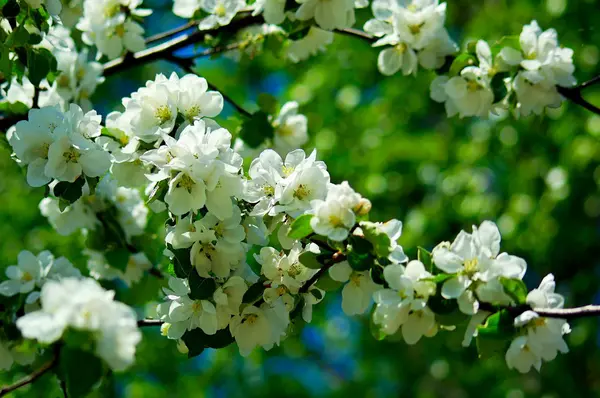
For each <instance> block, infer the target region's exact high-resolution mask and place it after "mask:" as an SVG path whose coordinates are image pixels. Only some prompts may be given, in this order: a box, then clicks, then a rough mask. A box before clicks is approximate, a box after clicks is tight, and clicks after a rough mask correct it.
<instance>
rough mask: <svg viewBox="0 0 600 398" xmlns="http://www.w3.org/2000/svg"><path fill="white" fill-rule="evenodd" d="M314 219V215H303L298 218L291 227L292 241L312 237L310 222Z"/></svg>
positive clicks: (290, 236) (289, 233)
mask: <svg viewBox="0 0 600 398" xmlns="http://www.w3.org/2000/svg"><path fill="white" fill-rule="evenodd" d="M312 218H313V215H312V214H303V215H301V216H300V217H298V218H296V219H295V220H294V222H293V223H292V225H291V226H290V230H289V231H288V237H289V238H292V239H302V238H304V237H306V236H308V235H310V234H311V233H312V232H313V230H312V227H311V226H310V220H311V219H312Z"/></svg>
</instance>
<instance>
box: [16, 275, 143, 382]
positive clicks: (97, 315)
mask: <svg viewBox="0 0 600 398" xmlns="http://www.w3.org/2000/svg"><path fill="white" fill-rule="evenodd" d="M113 297H114V292H113V291H106V290H104V289H103V288H102V287H101V286H100V285H99V284H98V283H97V282H96V281H94V280H93V279H74V278H64V279H62V280H60V281H48V282H47V283H46V284H44V286H43V287H42V291H41V297H40V301H41V310H39V311H34V312H30V313H28V314H26V315H25V316H22V317H21V318H19V319H17V327H18V328H19V330H20V331H21V334H22V335H23V337H25V338H29V339H36V340H38V341H39V342H40V343H45V344H50V343H53V342H55V341H57V340H58V339H60V338H61V336H62V335H63V334H64V332H65V330H66V329H68V328H72V329H75V330H79V331H84V332H85V331H87V332H90V333H91V334H90V336H93V339H94V340H95V342H96V354H97V355H98V356H99V357H100V358H102V359H104V360H105V361H106V363H107V364H108V366H109V367H110V368H111V369H113V370H116V371H121V370H124V369H126V368H127V367H128V366H130V365H131V364H132V363H133V361H134V355H135V346H136V345H137V343H138V342H139V341H140V340H141V337H142V336H141V333H140V331H139V330H138V328H137V320H136V315H135V312H134V311H133V309H131V308H130V307H128V306H126V305H125V304H123V303H119V302H117V301H114V300H113Z"/></svg>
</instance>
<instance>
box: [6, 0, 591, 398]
mask: <svg viewBox="0 0 600 398" xmlns="http://www.w3.org/2000/svg"><path fill="white" fill-rule="evenodd" d="M145 4H146V5H148V6H152V7H153V8H155V10H156V11H155V13H154V15H153V16H152V17H151V18H149V19H148V20H147V22H148V23H147V25H146V27H147V30H148V32H149V33H156V32H159V31H161V30H164V28H165V27H172V26H177V25H178V24H182V23H184V21H183V20H180V19H178V18H176V17H174V16H173V15H172V14H171V13H170V2H166V1H159V0H154V1H147V2H146V3H145ZM367 15H368V12H367V11H366V10H362V11H361V12H359V15H358V17H359V18H358V20H359V23H358V24H357V26H361V24H362V23H363V22H364V21H365V18H366V17H367ZM599 18H600V10H599V9H598V3H597V1H595V0H577V1H575V0H571V1H568V0H544V1H541V2H540V1H537V0H522V1H518V2H516V1H506V0H504V1H503V0H487V1H475V2H474V1H468V0H456V1H450V2H449V4H448V20H447V26H448V28H449V31H450V34H451V36H452V37H453V38H454V39H455V40H457V41H458V42H460V43H463V44H464V43H465V42H466V41H467V40H470V39H478V38H482V39H486V40H488V41H489V42H493V41H494V40H496V39H499V38H501V37H502V36H504V35H514V34H518V33H519V32H520V30H521V28H522V26H523V25H524V24H526V23H529V22H530V21H531V20H532V19H537V20H538V22H539V23H540V25H541V26H542V28H550V27H553V28H555V29H556V30H557V31H558V34H559V39H560V41H561V43H562V44H563V45H565V46H567V47H570V48H573V49H574V50H575V64H576V67H577V72H576V76H577V77H578V79H579V81H584V80H586V79H587V78H590V77H592V76H594V75H596V74H598V73H600V65H599V64H598V61H599V57H600V49H599V45H600V29H598V21H599ZM377 54H378V51H377V50H376V49H372V48H370V47H369V45H368V44H367V43H363V42H361V41H360V40H358V39H355V38H350V37H344V36H336V40H335V43H334V44H333V45H332V46H331V47H330V48H329V49H328V51H327V53H325V54H322V55H320V56H318V57H314V58H312V59H311V60H310V61H308V62H304V63H301V64H298V65H293V64H289V63H287V62H285V61H284V60H282V59H280V58H277V57H275V56H273V55H272V54H271V53H269V52H266V53H264V54H260V55H257V56H255V57H252V58H249V57H242V58H241V59H240V60H238V59H234V58H231V57H230V58H227V57H224V58H220V59H215V60H210V59H206V60H202V61H201V62H200V63H199V66H198V70H199V72H200V73H201V74H202V75H203V76H204V77H206V78H207V79H208V80H209V81H210V82H212V83H214V84H215V85H216V86H217V87H219V88H220V89H221V90H222V91H223V92H226V93H227V94H229V95H230V96H231V97H232V98H234V99H235V100H236V101H238V102H240V103H242V104H244V106H246V108H247V109H249V110H253V109H256V105H255V100H256V97H257V95H258V94H259V93H262V92H268V93H271V94H273V95H275V96H276V97H277V98H278V99H279V100H280V101H282V102H284V101H285V100H297V101H299V102H300V103H301V111H302V112H303V113H305V114H306V115H307V116H308V118H309V134H310V142H309V144H308V145H307V146H306V148H308V149H310V148H313V147H316V148H317V149H318V153H319V158H320V159H322V160H325V161H326V163H327V164H328V167H329V170H330V173H331V175H332V180H333V181H337V182H341V181H343V180H348V181H349V182H350V183H351V184H352V185H353V187H354V188H355V189H356V190H357V191H359V192H360V193H362V194H363V195H364V196H367V197H369V198H370V199H371V200H372V202H373V212H372V215H371V216H372V217H371V219H372V220H387V219H389V218H399V219H400V220H402V221H403V222H404V233H403V236H402V238H401V241H400V242H401V244H402V245H403V246H404V248H405V250H406V251H407V253H408V254H409V256H410V257H416V246H417V245H421V246H424V247H427V248H432V247H433V246H434V245H435V244H437V243H438V242H439V241H442V240H451V239H452V238H453V237H454V236H455V235H456V233H457V232H458V231H459V230H460V229H462V228H464V229H470V227H471V225H472V224H479V222H481V221H483V220H485V219H491V220H494V221H496V222H497V223H498V224H499V226H500V229H501V231H502V234H503V250H506V251H508V252H510V253H513V254H516V255H519V256H521V257H523V258H525V259H526V261H527V263H528V267H529V268H528V274H527V276H526V283H527V284H528V286H529V287H530V288H533V287H535V286H537V283H538V282H539V280H540V279H541V277H543V276H544V275H545V274H547V273H549V272H552V273H554V275H555V276H556V279H557V282H558V289H559V291H560V292H561V293H563V294H564V295H565V296H566V298H567V304H568V306H577V305H584V304H589V303H593V302H596V303H597V302H599V301H600V295H599V292H600V290H599V287H598V280H599V276H600V268H599V261H598V252H599V251H600V247H599V246H598V244H597V242H598V238H599V233H600V224H599V218H598V216H599V215H600V191H599V185H600V167H599V164H600V162H599V161H600V140H599V138H600V116H598V115H593V114H591V113H590V112H587V111H585V110H583V109H582V108H579V107H577V106H576V105H574V104H570V103H566V104H564V105H563V107H561V108H560V109H557V110H553V111H551V112H549V113H548V115H547V116H545V117H530V118H527V119H523V120H518V121H515V120H513V119H511V118H508V119H506V120H502V121H489V120H487V121H486V120H473V119H469V120H459V119H448V118H447V117H446V116H445V112H444V109H443V107H442V106H441V105H439V104H436V103H434V102H433V101H431V100H430V99H429V95H428V87H429V82H430V81H431V78H432V76H430V74H429V73H428V72H426V71H420V72H419V74H418V76H417V77H416V78H413V77H403V76H401V75H396V76H393V77H384V76H382V75H381V74H380V73H379V72H378V71H377V69H376V59H377ZM173 70H176V71H178V72H181V71H179V70H177V69H176V68H175V67H174V66H172V65H171V64H169V63H166V62H158V63H154V64H152V65H147V66H143V67H138V68H134V69H132V70H130V71H128V72H126V73H123V74H119V75H117V76H113V77H110V78H108V79H107V81H106V83H105V84H104V85H103V86H102V87H101V88H100V89H99V90H98V91H97V92H96V94H95V96H94V98H92V100H93V101H94V103H96V104H98V106H99V108H100V109H99V110H100V111H101V112H102V113H103V114H106V113H107V112H108V111H109V110H110V109H113V108H115V107H118V106H119V104H118V102H119V100H120V98H121V97H122V96H125V95H128V94H129V93H130V92H131V91H134V90H136V89H137V88H138V87H139V86H141V85H143V83H144V82H145V80H147V79H152V78H153V77H154V75H155V73H157V72H162V73H170V72H171V71H173ZM586 95H587V96H588V98H589V99H590V100H591V101H592V102H595V103H596V104H600V90H596V92H594V90H590V91H589V92H586ZM227 114H228V115H232V114H233V111H232V109H231V108H230V107H228V108H227V109H226V115H227ZM0 170H1V173H2V174H1V177H0V204H1V205H0V237H1V239H0V268H2V269H3V268H5V267H6V266H8V265H10V264H14V263H16V258H17V254H18V253H19V251H21V250H23V249H28V250H31V251H34V252H38V251H41V250H43V249H49V250H51V251H53V252H54V253H55V254H56V255H65V256H67V257H68V258H69V259H71V260H72V261H73V262H74V263H76V264H77V265H78V266H79V267H81V268H82V269H83V268H84V267H85V258H84V256H83V255H82V253H81V250H82V248H83V247H84V244H83V242H84V240H83V238H82V237H80V236H71V237H61V236H59V235H57V234H56V233H54V231H53V230H52V228H51V227H50V226H49V225H48V223H47V221H46V220H45V218H44V217H42V216H41V215H40V213H39V211H38V209H37V205H38V203H39V201H40V199H41V198H42V197H43V189H32V188H30V187H28V186H27V184H26V182H25V174H24V170H21V169H20V168H19V167H18V165H17V164H16V163H15V162H14V161H13V160H11V159H10V151H9V149H8V148H7V147H6V146H2V147H1V149H0ZM159 224H160V222H158V223H157V225H159ZM152 245H153V243H152V242H150V243H149V244H148V246H152ZM152 250H153V253H159V252H160V250H162V248H161V247H155V246H154V247H152ZM159 285H160V283H159V282H158V281H156V280H155V279H152V277H151V276H149V277H147V279H145V280H143V281H142V282H141V283H140V284H138V285H136V286H135V287H134V288H133V289H132V290H131V291H123V290H122V289H120V287H119V286H116V285H107V286H111V287H113V288H114V287H117V288H119V293H118V294H119V297H120V298H121V299H122V300H124V301H126V302H127V303H130V304H133V305H140V304H142V303H144V302H145V301H146V300H149V299H156V298H158V297H159V295H158V294H157V293H158V288H159ZM142 311H143V308H141V307H140V313H141V312H142ZM315 312H316V314H315V319H314V321H313V323H312V324H311V325H310V326H308V327H306V328H304V329H303V330H301V331H299V332H298V334H297V335H295V336H292V337H290V338H288V339H287V340H286V341H285V343H284V344H283V345H282V346H281V347H279V348H275V349H273V350H271V351H270V352H262V351H257V352H255V353H254V354H253V355H252V356H251V357H249V358H247V359H243V358H241V357H240V356H239V354H238V352H237V348H236V347H235V346H232V347H229V348H227V349H224V350H220V351H212V350H207V351H206V352H205V353H203V354H202V355H201V356H200V357H198V358H195V359H193V360H187V359H186V358H185V356H184V355H181V354H179V353H178V351H177V350H176V347H175V345H174V344H173V343H172V342H171V341H168V340H166V339H164V338H162V337H161V336H160V335H159V332H158V330H156V329H147V330H144V340H143V341H142V343H141V344H140V345H139V347H138V354H137V358H138V360H137V364H136V365H135V366H134V367H133V368H132V369H131V370H130V371H129V372H127V373H125V374H119V375H115V376H114V377H111V378H109V379H108V380H107V381H106V382H105V383H104V384H103V386H102V389H101V390H100V391H98V392H97V393H96V396H113V395H114V396H123V397H149V398H153V397H165V396H170V397H205V396H206V397H281V396H294V397H296V396H298V397H303V396H332V397H355V396H356V397H359V396H360V397H362V396H364V397H384V396H385V397H390V396H398V397H417V398H428V397H436V396H442V397H450V398H462V397H480V396H486V397H506V398H524V397H545V398H549V397H593V396H600V378H599V377H598V374H600V350H599V349H598V343H599V341H600V335H599V334H598V320H596V319H584V320H578V321H575V322H573V323H572V328H573V331H572V333H571V334H570V335H569V337H568V339H567V341H568V344H569V346H570V348H571V353H569V354H567V355H563V356H560V357H559V358H557V359H556V360H555V361H553V362H551V363H548V364H544V365H543V367H542V371H541V373H539V374H538V373H536V372H531V373H529V374H527V375H520V374H518V373H516V372H514V371H509V370H508V369H507V368H506V365H505V362H504V358H493V359H488V360H485V361H482V360H478V358H477V353H476V350H475V347H471V348H469V349H463V348H462V347H461V346H460V342H461V339H462V331H461V330H458V331H456V332H455V333H450V332H446V331H440V333H439V334H438V336H437V337H435V338H433V339H424V340H421V341H420V342H419V343H418V344H417V345H416V346H412V347H409V346H407V345H406V344H405V343H404V342H402V341H383V342H378V341H376V340H375V339H373V338H372V337H371V335H370V332H369V327H368V319H367V317H363V318H353V319H349V318H347V317H345V316H344V315H343V313H342V312H341V308H340V300H339V296H338V295H335V294H331V295H329V296H328V297H327V298H326V300H325V302H324V303H323V304H322V305H320V306H319V307H316V311H315ZM82 366H85V364H82ZM27 370H28V369H27V368H13V370H12V371H11V372H10V373H7V374H0V382H2V383H4V382H9V381H11V380H16V379H17V378H18V377H19V376H22V375H24V374H25V373H27ZM13 396H15V397H26V396H30V397H46V396H48V397H55V396H61V393H60V391H59V390H58V388H57V383H56V380H55V379H54V378H53V377H52V376H44V377H43V378H42V379H41V380H40V381H38V382H36V383H35V384H34V385H33V386H31V387H28V388H24V389H22V390H19V391H17V392H15V393H14V394H13Z"/></svg>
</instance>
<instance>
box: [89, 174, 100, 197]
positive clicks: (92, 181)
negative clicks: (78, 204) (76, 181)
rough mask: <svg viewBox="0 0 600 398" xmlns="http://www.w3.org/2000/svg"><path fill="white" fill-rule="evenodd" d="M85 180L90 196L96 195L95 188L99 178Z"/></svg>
mask: <svg viewBox="0 0 600 398" xmlns="http://www.w3.org/2000/svg"><path fill="white" fill-rule="evenodd" d="M85 180H86V181H87V183H88V187H89V188H90V195H94V194H95V193H96V186H97V185H98V182H99V181H100V178H99V177H88V176H85Z"/></svg>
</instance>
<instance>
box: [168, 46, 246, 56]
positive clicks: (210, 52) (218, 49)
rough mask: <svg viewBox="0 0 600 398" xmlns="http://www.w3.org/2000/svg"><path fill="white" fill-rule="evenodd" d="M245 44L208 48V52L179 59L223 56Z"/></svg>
mask: <svg viewBox="0 0 600 398" xmlns="http://www.w3.org/2000/svg"><path fill="white" fill-rule="evenodd" d="M242 44H243V43H231V44H228V45H226V46H222V47H214V48H207V49H206V50H204V51H202V52H199V53H195V54H192V55H189V56H185V57H177V58H179V59H196V58H201V57H207V56H211V55H217V54H221V53H224V52H227V51H232V50H237V49H238V48H240V46H241V45H242Z"/></svg>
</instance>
